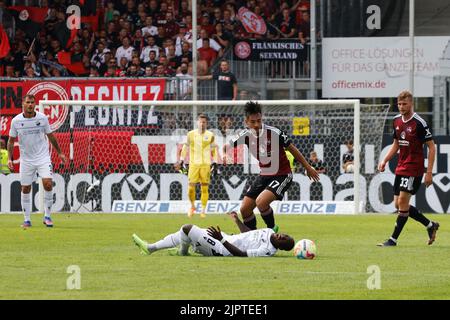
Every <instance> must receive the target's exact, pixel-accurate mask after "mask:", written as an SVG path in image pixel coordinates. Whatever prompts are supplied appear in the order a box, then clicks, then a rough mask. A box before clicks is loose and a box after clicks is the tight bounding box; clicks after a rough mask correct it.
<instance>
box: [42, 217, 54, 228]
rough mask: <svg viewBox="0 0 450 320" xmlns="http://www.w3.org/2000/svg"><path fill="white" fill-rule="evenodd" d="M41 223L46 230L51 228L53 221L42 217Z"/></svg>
mask: <svg viewBox="0 0 450 320" xmlns="http://www.w3.org/2000/svg"><path fill="white" fill-rule="evenodd" d="M42 223H43V224H45V225H46V227H47V228H53V221H52V218H50V217H44V221H42Z"/></svg>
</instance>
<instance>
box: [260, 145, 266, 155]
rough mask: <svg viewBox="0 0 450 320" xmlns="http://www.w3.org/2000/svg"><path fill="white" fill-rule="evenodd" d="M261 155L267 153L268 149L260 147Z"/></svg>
mask: <svg viewBox="0 0 450 320" xmlns="http://www.w3.org/2000/svg"><path fill="white" fill-rule="evenodd" d="M259 153H261V154H265V153H266V148H264V147H263V146H260V147H259Z"/></svg>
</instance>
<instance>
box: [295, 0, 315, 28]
mask: <svg viewBox="0 0 450 320" xmlns="http://www.w3.org/2000/svg"><path fill="white" fill-rule="evenodd" d="M309 9H310V3H309V0H298V1H297V2H296V3H295V4H294V5H293V6H292V8H291V12H293V13H294V16H295V23H296V24H297V25H299V24H300V23H301V22H302V21H303V12H305V11H309Z"/></svg>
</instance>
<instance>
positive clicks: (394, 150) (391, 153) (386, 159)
mask: <svg viewBox="0 0 450 320" xmlns="http://www.w3.org/2000/svg"><path fill="white" fill-rule="evenodd" d="M398 149H400V146H399V144H398V140H397V139H394V142H393V143H392V145H391V148H390V149H389V151H388V153H387V155H386V156H385V157H384V159H383V160H382V161H381V162H380V163H379V164H378V171H380V172H384V168H385V167H386V164H387V163H388V162H389V161H390V160H391V159H392V158H393V157H394V156H395V155H396V154H397V152H398Z"/></svg>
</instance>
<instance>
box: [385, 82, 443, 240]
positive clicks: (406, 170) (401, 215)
mask: <svg viewBox="0 0 450 320" xmlns="http://www.w3.org/2000/svg"><path fill="white" fill-rule="evenodd" d="M397 104H398V109H399V111H400V114H399V115H397V116H396V117H395V118H394V124H393V126H394V127H393V129H394V137H393V138H394V142H393V143H392V146H391V148H390V149H389V152H388V154H387V155H386V157H385V158H384V159H383V161H381V162H380V164H379V165H378V169H379V170H380V171H381V172H383V171H384V169H385V166H386V164H387V162H388V161H389V160H391V159H392V158H393V157H394V155H395V154H397V152H398V151H399V150H400V154H399V157H398V164H397V168H396V169H395V182H394V203H395V207H396V208H397V210H398V217H397V222H396V224H395V228H394V232H393V234H392V236H391V237H390V238H389V239H388V240H386V241H385V242H384V243H381V244H379V245H380V246H395V245H397V239H398V237H399V236H400V233H401V232H402V229H403V226H404V225H405V224H406V221H407V220H408V216H409V217H411V218H413V219H414V220H416V221H418V222H420V223H422V224H423V225H424V226H425V227H426V228H427V232H428V237H429V239H428V244H429V245H430V244H432V243H433V242H434V240H435V238H436V231H437V230H438V229H439V223H437V222H434V221H430V220H429V219H427V218H426V217H425V216H424V215H423V214H422V213H420V212H419V211H418V210H417V208H416V207H414V206H412V205H410V204H409V201H410V198H411V195H414V194H416V192H417V191H418V190H419V187H420V185H421V182H422V177H423V174H424V171H425V168H424V160H425V159H424V155H423V145H424V144H426V145H427V147H428V168H427V170H426V174H425V186H426V187H427V188H428V187H429V186H430V185H431V184H432V183H433V174H432V170H433V164H434V159H435V157H436V147H435V144H434V141H433V135H432V133H431V129H430V128H429V127H428V125H427V123H426V121H425V120H423V119H422V118H421V117H420V116H419V115H418V114H417V113H415V112H414V108H413V96H412V94H411V93H410V92H409V91H402V92H401V93H400V95H399V96H398V99H397Z"/></svg>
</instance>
